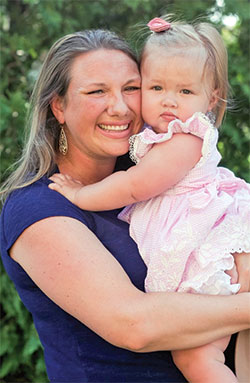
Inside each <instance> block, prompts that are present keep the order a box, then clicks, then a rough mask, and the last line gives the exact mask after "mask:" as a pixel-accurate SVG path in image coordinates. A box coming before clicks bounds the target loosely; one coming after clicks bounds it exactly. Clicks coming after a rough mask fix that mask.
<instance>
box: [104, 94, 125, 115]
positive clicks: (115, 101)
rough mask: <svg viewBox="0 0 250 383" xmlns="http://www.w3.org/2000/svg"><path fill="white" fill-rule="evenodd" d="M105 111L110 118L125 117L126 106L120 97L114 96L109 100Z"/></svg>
mask: <svg viewBox="0 0 250 383" xmlns="http://www.w3.org/2000/svg"><path fill="white" fill-rule="evenodd" d="M107 110H108V114H109V115H110V116H125V115H126V114H127V112H128V106H127V104H126V102H125V100H124V98H123V96H122V95H116V96H113V97H111V98H110V100H109V104H108V108H107Z"/></svg>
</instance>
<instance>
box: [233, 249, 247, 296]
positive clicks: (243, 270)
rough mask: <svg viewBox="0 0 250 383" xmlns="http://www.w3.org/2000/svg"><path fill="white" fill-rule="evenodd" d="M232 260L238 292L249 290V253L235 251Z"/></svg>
mask: <svg viewBox="0 0 250 383" xmlns="http://www.w3.org/2000/svg"><path fill="white" fill-rule="evenodd" d="M233 255H234V261H235V265H236V268H237V272H238V276H239V277H238V283H240V285H241V287H240V291H239V292H240V293H242V292H245V291H250V253H235V254H233Z"/></svg>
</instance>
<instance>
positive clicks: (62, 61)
mask: <svg viewBox="0 0 250 383" xmlns="http://www.w3.org/2000/svg"><path fill="white" fill-rule="evenodd" d="M98 49H108V50H119V51H121V52H123V53H125V54H126V55H127V56H129V57H130V58H131V59H132V60H133V61H135V62H136V63H137V58H136V55H135V54H134V52H133V51H132V50H131V49H130V47H129V46H128V44H127V42H126V41H125V40H123V39H122V38H120V37H119V36H117V35H116V34H115V33H113V32H111V31H107V30H100V29H97V30H86V31H83V32H76V33H73V34H69V35H66V36H64V37H62V38H61V39H59V40H58V41H57V42H55V43H54V45H53V46H52V47H51V49H50V51H49V52H48V55H47V57H46V59H45V61H44V63H43V65H42V69H41V72H40V75H39V77H38V79H37V81H36V84H35V87H34V90H33V93H32V96H31V102H30V108H29V114H28V123H27V127H26V131H27V138H26V142H25V145H24V148H23V152H22V156H21V158H20V159H19V160H18V161H17V162H16V164H14V166H15V168H16V169H15V170H14V171H13V172H12V173H11V175H10V176H9V178H7V180H6V181H5V182H4V184H3V185H2V188H1V196H2V199H4V198H5V197H6V196H7V195H8V194H9V193H10V192H12V191H13V190H15V189H19V188H22V187H24V186H27V185H30V184H31V183H33V182H35V181H37V180H38V179H40V178H41V177H42V176H44V175H50V174H51V173H52V172H53V171H54V170H55V168H56V162H55V158H56V154H57V151H58V139H59V133H60V125H59V123H58V121H57V120H56V118H55V117H54V115H53V113H52V111H51V108H50V103H51V101H52V99H53V98H54V97H55V95H58V96H60V97H65V95H66V93H67V89H68V86H69V82H70V69H71V66H72V63H73V60H74V59H75V58H76V57H77V56H79V55H80V54H83V53H86V52H89V51H92V50H98Z"/></svg>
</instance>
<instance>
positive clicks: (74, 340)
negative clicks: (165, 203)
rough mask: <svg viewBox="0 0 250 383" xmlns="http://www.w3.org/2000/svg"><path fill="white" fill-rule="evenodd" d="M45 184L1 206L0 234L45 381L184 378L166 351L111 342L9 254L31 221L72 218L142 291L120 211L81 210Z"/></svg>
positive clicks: (142, 271)
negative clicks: (68, 310)
mask: <svg viewBox="0 0 250 383" xmlns="http://www.w3.org/2000/svg"><path fill="white" fill-rule="evenodd" d="M48 183H49V181H48V179H47V178H46V177H43V178H42V179H41V180H39V181H37V182H35V183H34V184H32V185H30V186H28V187H25V188H23V189H20V190H17V191H15V192H13V193H12V194H11V195H10V196H9V198H8V199H7V201H6V203H5V205H4V207H3V210H2V214H1V223H0V232H1V254H2V260H3V264H4V267H5V269H6V271H7V273H8V275H9V277H10V278H11V280H12V281H13V282H14V284H15V287H16V289H17V291H18V293H19V295H20V297H21V299H22V301H23V303H24V305H25V306H26V308H27V309H28V310H29V311H30V312H31V314H32V316H33V320H34V323H35V326H36V329H37V332H38V334H39V337H40V340H41V343H42V345H43V347H44V357H45V363H46V368H47V373H48V377H49V380H50V381H51V382H57V383H59V382H60V383H62V382H67V383H73V382H81V383H85V382H95V383H100V382H108V383H111V382H117V383H118V382H119V383H120V382H134V383H135V382H144V383H146V382H150V383H153V382H155V383H156V382H157V383H159V382H165V383H166V382H171V383H172V382H184V381H185V379H184V378H183V376H182V375H181V373H180V372H179V370H178V369H177V368H176V367H175V365H174V364H173V361H172V358H171V354H170V352H167V351H160V352H151V353H135V352H131V351H128V350H124V349H122V348H119V347H115V346H113V345H111V344H110V343H108V342H106V341H105V340H104V339H102V338H101V337H100V336H98V335H97V334H95V333H94V332H93V331H91V330H90V329H89V328H88V327H86V326H85V325H84V324H83V323H81V322H80V321H78V320H77V319H75V318H74V317H72V316H71V315H69V314H67V313H66V312H65V311H63V310H62V309H61V308H60V307H58V306H57V305H56V304H55V303H54V302H53V301H51V300H50V299H49V298H48V297H47V296H46V295H45V294H44V293H43V292H42V291H41V290H40V289H39V288H38V286H37V285H36V284H35V283H34V282H33V281H32V280H31V279H30V277H29V276H28V275H27V274H26V272H25V271H24V270H23V269H22V267H21V266H20V265H19V264H18V263H16V262H15V261H14V260H13V259H11V258H10V256H9V253H8V252H9V250H10V248H11V246H12V245H13V244H14V242H15V241H16V239H17V238H18V237H19V236H20V234H21V233H22V232H23V231H24V230H25V229H26V228H27V227H29V226H30V225H32V224H33V223H35V222H37V221H39V220H42V219H45V218H47V217H51V216H67V217H72V218H75V219H77V220H79V221H80V222H82V224H83V225H86V226H87V227H88V228H89V229H90V230H91V231H92V232H93V233H94V234H95V235H96V236H97V237H98V238H99V239H100V241H101V242H102V243H103V245H104V246H105V247H106V248H107V249H108V250H109V251H110V252H111V253H112V255H113V256H114V257H115V258H116V259H117V260H118V262H119V263H120V264H121V265H122V267H123V269H124V270H125V272H126V273H127V274H128V276H129V277H130V279H131V282H132V283H133V284H134V285H135V286H136V287H137V288H138V289H140V290H142V291H144V279H145V276H146V266H145V264H144V262H143V261H142V259H141V257H140V255H139V253H138V249H137V246H136V244H135V243H134V241H133V240H132V239H131V238H130V237H129V232H128V225H127V223H125V222H122V221H120V220H118V219H117V214H118V212H119V210H112V211H106V212H98V213H94V212H89V211H84V210H81V209H79V208H78V207H76V206H74V205H73V204H72V203H71V202H69V201H68V200H67V199H66V198H64V197H63V196H62V195H60V194H59V193H57V192H55V191H52V190H50V189H49V188H48V187H47V185H48ZM44 240H45V241H46V238H45V239H44ZM87 309H88V308H87V307H86V310H87ZM173 319H174V318H173Z"/></svg>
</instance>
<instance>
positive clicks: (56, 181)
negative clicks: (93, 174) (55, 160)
mask: <svg viewBox="0 0 250 383" xmlns="http://www.w3.org/2000/svg"><path fill="white" fill-rule="evenodd" d="M49 179H50V180H51V181H53V183H51V184H49V185H48V186H49V188H50V189H52V190H55V191H57V192H59V193H60V194H62V195H63V196H64V197H66V198H68V199H69V200H70V201H71V202H72V203H74V204H77V194H78V192H79V190H81V188H82V187H83V184H82V183H81V182H80V181H77V180H75V179H74V178H72V177H71V176H68V175H67V174H60V173H56V174H53V176H51V177H50V178H49Z"/></svg>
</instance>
